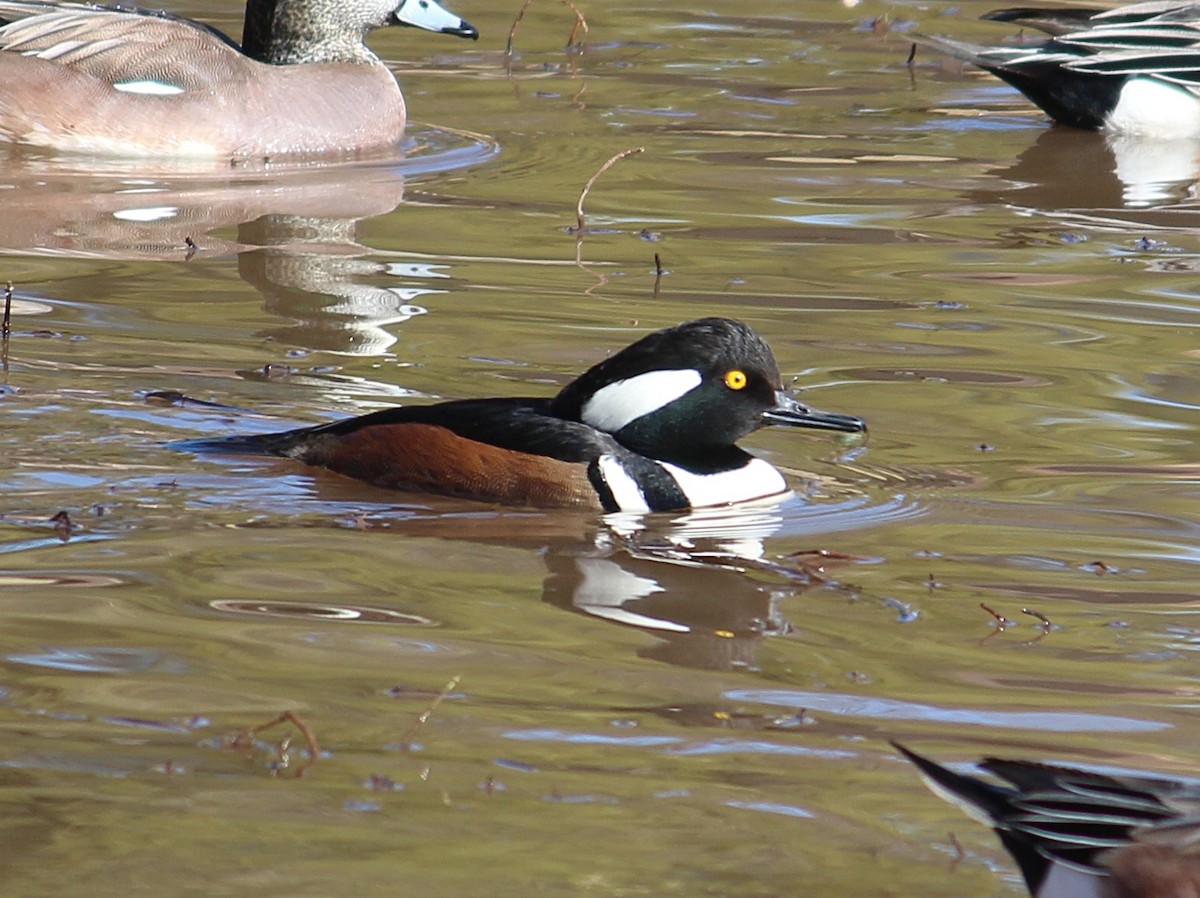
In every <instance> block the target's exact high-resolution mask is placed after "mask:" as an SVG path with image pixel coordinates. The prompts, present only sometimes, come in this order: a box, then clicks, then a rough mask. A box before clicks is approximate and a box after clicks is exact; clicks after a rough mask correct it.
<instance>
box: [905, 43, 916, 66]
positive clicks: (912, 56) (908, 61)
mask: <svg viewBox="0 0 1200 898" xmlns="http://www.w3.org/2000/svg"><path fill="white" fill-rule="evenodd" d="M916 58H917V45H916V44H915V43H914V44H913V45H912V49H911V50H909V51H908V59H906V60H904V64H905V65H906V66H908V67H909V68H910V69H911V68H912V64H913V60H914V59H916Z"/></svg>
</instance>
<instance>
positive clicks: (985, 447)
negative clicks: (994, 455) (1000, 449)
mask: <svg viewBox="0 0 1200 898" xmlns="http://www.w3.org/2000/svg"><path fill="white" fill-rule="evenodd" d="M975 448H976V449H978V450H979V451H980V452H995V451H996V447H995V446H989V445H988V444H987V443H980V444H979V445H978V446H976V447H975Z"/></svg>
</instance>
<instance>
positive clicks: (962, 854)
mask: <svg viewBox="0 0 1200 898" xmlns="http://www.w3.org/2000/svg"><path fill="white" fill-rule="evenodd" d="M949 836H950V847H951V848H953V849H954V859H953V863H955V864H961V863H962V862H963V861H964V860H965V859H966V857H967V852H966V851H965V850H964V849H963V847H962V842H960V841H958V836H956V835H955V834H954V833H949Z"/></svg>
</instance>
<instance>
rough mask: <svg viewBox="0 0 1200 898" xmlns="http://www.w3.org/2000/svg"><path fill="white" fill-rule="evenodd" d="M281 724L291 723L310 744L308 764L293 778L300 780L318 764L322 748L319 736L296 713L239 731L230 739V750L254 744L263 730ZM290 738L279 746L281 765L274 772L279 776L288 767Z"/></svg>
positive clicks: (288, 713)
mask: <svg viewBox="0 0 1200 898" xmlns="http://www.w3.org/2000/svg"><path fill="white" fill-rule="evenodd" d="M281 723H290V724H291V725H292V726H294V727H295V728H296V729H298V730H299V731H300V735H302V736H303V737H304V741H305V742H306V743H307V744H308V763H306V764H302V765H300V766H299V767H297V768H296V772H295V773H294V774H292V776H293V777H295V778H296V779H299V778H300V777H302V776H304V772H305V771H306V770H307V769H308V768H309V767H311V766H312V765H313V764H315V763H316V762H317V759H318V758H319V757H320V756H321V746H320V745H319V744H318V743H317V734H316V733H314V732H313V729H312V727H310V726H309V725H308V724H307V723H305V722H304V719H303V718H301V717H300V715H299V714H296V713H295V712H294V711H284V712H283V713H282V714H280V715H279V716H278V717H276V718H274V719H273V720H268V721H267V722H266V723H260V724H258V725H257V726H252V727H247V728H246V729H244V730H239V731H238V732H237V733H235V734H234V735H233V736H232V737H231V738H230V739H228V740H227V744H228V745H229V747H230V748H244V747H246V746H248V745H251V744H253V739H254V737H255V736H256V735H258V734H259V733H261V732H262V731H263V730H269V729H270V728H271V727H273V726H278V725H279V724H281ZM290 743H291V740H290V738H285V739H284V740H283V741H282V742H281V743H280V744H279V755H280V764H279V765H278V766H276V767H275V768H274V770H273V772H274V773H275V774H276V775H278V774H279V772H280V770H281V769H282V768H283V767H286V766H287V750H288V746H289V745H290Z"/></svg>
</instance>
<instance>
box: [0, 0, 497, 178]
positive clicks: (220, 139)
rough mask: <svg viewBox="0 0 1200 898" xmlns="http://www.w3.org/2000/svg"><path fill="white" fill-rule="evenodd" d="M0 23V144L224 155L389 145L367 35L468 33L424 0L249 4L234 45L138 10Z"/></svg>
mask: <svg viewBox="0 0 1200 898" xmlns="http://www.w3.org/2000/svg"><path fill="white" fill-rule="evenodd" d="M406 9H408V12H406ZM418 14H419V15H418ZM0 21H4V22H7V23H8V24H6V25H4V26H3V27H0V139H2V140H5V141H8V142H11V143H18V144H27V145H32V146H41V147H48V148H51V149H55V150H60V151H66V152H82V153H93V154H105V155H122V156H159V157H162V156H166V157H193V158H210V159H228V160H231V161H239V160H252V159H271V158H276V157H283V156H305V155H313V154H329V153H334V154H362V153H370V152H373V151H378V150H382V149H383V148H386V147H391V146H394V145H395V144H396V143H397V142H398V141H399V140H400V138H401V136H402V134H403V132H404V125H405V120H406V110H405V106H404V98H403V96H402V94H401V92H400V87H399V85H398V84H397V83H396V79H395V78H394V77H393V76H392V73H391V72H390V71H389V70H388V69H387V67H386V66H385V65H384V64H383V62H382V61H381V60H379V58H378V57H377V56H375V55H374V54H373V53H372V52H371V51H370V50H368V49H367V47H366V45H365V44H364V43H363V37H364V36H365V34H366V33H367V32H368V31H369V30H371V29H373V28H377V27H383V26H385V25H389V24H409V25H413V26H415V27H421V28H425V29H427V30H436V31H441V32H444V33H449V34H455V35H459V36H463V37H477V36H478V32H477V31H476V30H475V29H474V28H473V27H472V26H471V25H469V24H467V23H466V22H464V21H463V20H462V19H459V18H457V17H456V16H453V15H451V14H450V13H448V12H446V11H445V10H444V9H442V8H441V7H440V6H437V5H436V4H434V3H431V2H429V0H348V2H345V3H337V2H336V0H249V3H248V5H247V8H246V27H245V34H244V40H243V45H242V46H241V47H239V46H238V45H237V44H236V43H234V42H233V41H232V40H231V39H230V38H228V37H227V36H225V35H224V34H222V33H221V32H219V31H217V30H216V29H214V28H211V27H209V26H207V25H204V24H202V23H199V22H195V21H192V20H190V19H185V18H182V17H179V16H174V15H171V14H169V13H163V12H155V11H149V10H144V9H138V8H126V7H104V6H91V5H87V4H80V3H65V2H40V0H0Z"/></svg>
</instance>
